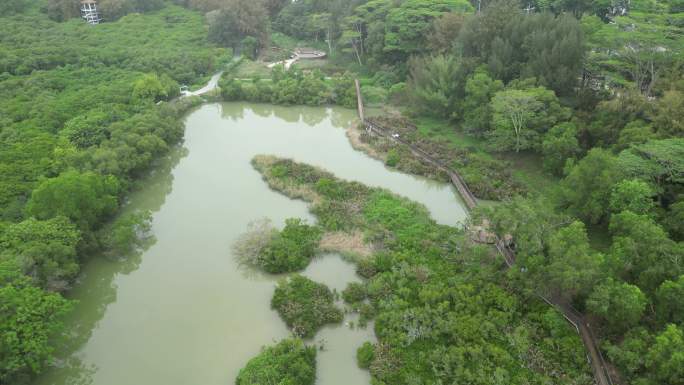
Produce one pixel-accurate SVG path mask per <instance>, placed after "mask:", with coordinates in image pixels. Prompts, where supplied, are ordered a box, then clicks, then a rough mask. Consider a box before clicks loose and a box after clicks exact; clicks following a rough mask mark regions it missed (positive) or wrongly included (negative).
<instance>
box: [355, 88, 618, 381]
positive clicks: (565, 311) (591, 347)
mask: <svg viewBox="0 0 684 385" xmlns="http://www.w3.org/2000/svg"><path fill="white" fill-rule="evenodd" d="M355 83H356V95H357V102H358V112H359V117H360V118H361V121H362V123H363V124H364V126H365V127H366V129H367V130H368V131H370V132H374V133H375V134H377V135H380V136H384V137H387V138H390V139H391V140H393V141H395V142H397V143H401V144H403V145H405V146H407V147H408V148H409V150H411V152H412V153H413V154H414V155H415V156H416V157H418V158H419V159H421V160H423V161H424V162H426V163H428V164H431V165H433V166H435V167H437V168H438V169H440V170H442V171H444V172H446V173H447V174H448V175H449V178H450V179H451V183H452V184H453V185H454V187H456V189H457V190H458V192H459V194H460V195H461V197H462V198H463V200H464V201H465V203H466V206H467V207H468V210H469V211H470V210H472V209H474V208H475V207H477V198H475V195H473V193H472V192H471V191H470V189H469V188H468V186H467V185H466V183H465V180H463V178H462V177H461V176H460V174H459V173H458V172H456V171H455V170H452V169H451V168H449V167H448V166H446V165H444V164H442V163H441V162H440V161H439V160H437V159H435V158H433V157H432V156H431V155H430V154H429V153H427V152H426V151H424V150H422V149H420V148H419V147H417V146H415V145H413V144H411V143H409V142H407V141H405V140H403V139H401V138H400V137H399V136H398V135H393V134H392V130H391V129H388V128H386V127H383V126H381V125H380V124H378V123H377V122H375V121H374V120H373V119H371V118H368V119H366V118H365V117H364V108H363V98H362V96H361V90H360V87H359V82H358V80H356V81H355ZM495 245H496V249H497V250H498V251H499V254H501V256H502V257H503V258H504V261H505V262H506V266H507V267H508V268H511V267H513V265H514V263H515V253H514V252H513V251H512V250H511V249H510V248H509V247H507V246H505V244H504V242H503V241H502V240H501V239H500V238H499V237H498V236H497V237H496V243H495ZM538 296H539V298H541V299H542V300H543V301H544V302H546V303H547V304H549V305H550V306H552V307H553V308H554V309H556V310H557V311H558V312H560V313H561V314H562V315H563V317H565V319H566V320H567V321H568V322H570V323H571V324H572V325H573V326H574V327H575V329H576V330H577V333H578V334H579V335H580V337H581V338H582V342H583V343H584V346H585V348H586V349H587V358H588V359H589V363H590V365H591V367H592V370H593V372H594V379H595V381H596V383H597V384H598V385H613V381H612V380H611V378H610V374H609V372H608V368H607V367H606V363H605V360H604V359H603V355H602V354H601V350H600V349H599V347H598V343H597V342H596V338H595V337H594V334H593V332H592V330H591V327H590V326H589V324H588V323H587V322H586V319H585V317H584V315H582V314H581V313H580V312H579V311H577V310H576V309H574V308H573V307H572V305H570V304H569V303H567V302H566V301H561V300H558V299H554V298H547V297H545V296H542V295H539V294H538Z"/></svg>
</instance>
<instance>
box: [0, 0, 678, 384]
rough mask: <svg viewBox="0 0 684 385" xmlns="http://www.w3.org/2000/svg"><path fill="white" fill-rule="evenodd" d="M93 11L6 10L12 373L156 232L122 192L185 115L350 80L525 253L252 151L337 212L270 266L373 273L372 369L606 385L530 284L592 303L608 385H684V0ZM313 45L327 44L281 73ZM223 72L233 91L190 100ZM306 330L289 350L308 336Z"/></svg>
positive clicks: (39, 353) (338, 94) (30, 367)
mask: <svg viewBox="0 0 684 385" xmlns="http://www.w3.org/2000/svg"><path fill="white" fill-rule="evenodd" d="M98 6H99V11H100V12H101V16H102V17H103V18H104V20H106V22H105V23H102V24H100V25H97V26H92V25H87V24H86V23H83V22H82V21H81V20H80V19H79V16H80V15H79V10H78V7H77V6H76V3H74V2H73V1H71V0H39V1H29V0H10V1H5V2H3V3H2V4H0V15H1V16H0V20H1V21H2V23H3V24H2V25H3V29H2V31H1V32H0V50H1V51H2V53H3V55H0V56H1V57H0V88H2V89H3V93H2V96H0V139H1V140H0V305H2V306H3V308H4V309H6V310H7V311H6V312H5V313H6V314H4V315H3V316H2V317H0V341H1V342H2V344H3V348H4V349H2V352H0V364H1V365H0V383H5V382H7V383H13V384H19V385H23V384H27V383H30V382H31V381H32V380H33V379H34V378H35V376H36V375H37V374H39V373H40V372H41V371H42V370H43V369H44V368H45V367H47V366H48V365H50V363H51V362H54V350H55V346H54V342H53V340H54V339H53V338H51V337H52V336H59V335H61V334H64V330H65V329H64V325H63V324H62V319H63V317H61V316H59V315H61V314H64V313H66V312H68V311H69V309H70V308H71V307H72V306H73V304H72V303H71V302H70V301H68V300H66V299H65V297H64V295H63V294H64V293H65V292H66V291H67V290H68V289H69V287H70V285H71V284H72V283H73V282H74V280H75V279H76V278H77V277H78V274H79V271H80V268H81V266H82V265H83V264H84V263H87V261H88V260H89V259H90V258H92V256H105V257H108V258H118V257H121V256H123V255H125V254H129V253H133V254H135V253H137V252H140V250H142V249H144V247H145V244H146V241H145V239H144V238H145V237H147V236H149V235H150V234H148V230H149V218H150V217H149V214H148V213H132V214H130V215H123V216H122V215H119V213H120V209H121V207H122V205H124V204H125V200H126V197H127V194H128V193H129V192H130V191H131V189H132V188H133V187H134V186H135V185H136V183H139V182H138V181H139V180H140V178H141V177H142V176H144V175H146V173H148V172H149V170H150V169H152V168H153V167H154V165H155V163H156V161H157V160H159V159H160V158H162V157H164V156H166V154H168V152H169V150H170V149H171V148H173V146H175V145H177V144H178V143H180V142H181V141H182V138H183V125H182V120H181V116H182V115H183V113H184V112H186V111H188V110H189V109H190V108H192V107H193V106H196V105H198V104H200V103H203V102H205V101H223V100H225V101H233V100H246V101H253V102H266V103H274V104H283V105H295V104H298V105H299V104H301V105H311V106H322V105H327V104H336V105H340V106H345V107H349V108H353V107H354V106H355V105H356V95H355V88H354V84H353V79H355V78H358V79H359V80H360V84H361V93H362V95H363V98H364V102H365V103H366V104H367V105H373V106H382V107H387V108H386V109H385V110H383V112H382V115H383V116H381V117H379V118H378V119H380V120H381V121H382V122H383V123H384V124H386V125H387V126H388V127H391V128H392V129H393V130H395V131H396V132H395V133H394V134H396V135H400V136H401V137H402V139H404V140H408V141H410V142H411V143H413V144H415V145H417V146H419V147H420V148H422V149H423V150H425V151H428V152H430V153H431V154H434V156H436V157H438V158H439V159H440V160H442V161H443V162H444V163H446V164H449V165H450V166H452V167H453V168H454V169H457V170H458V171H459V173H461V174H462V175H463V178H464V179H465V180H466V182H467V184H468V186H469V187H470V188H471V189H472V190H473V192H474V193H475V195H477V197H478V198H480V199H488V200H492V201H496V202H495V203H496V204H493V205H491V207H484V208H481V209H479V210H477V211H476V212H475V213H474V215H473V218H474V219H473V220H477V221H483V220H485V219H486V221H487V223H488V224H489V227H490V229H491V230H492V231H494V232H496V233H497V234H506V235H510V236H511V239H512V240H513V243H514V244H513V247H515V251H516V255H517V258H518V259H517V261H516V267H519V269H517V268H516V269H511V271H509V272H508V273H506V274H504V273H502V272H501V271H499V270H498V269H497V268H496V265H497V264H496V262H495V261H494V260H493V257H492V256H491V255H489V253H488V252H487V251H486V250H484V249H483V248H479V247H477V246H475V245H471V244H469V243H468V242H467V240H466V239H465V238H466V237H465V236H464V235H463V234H462V233H460V232H458V231H456V230H454V229H450V228H446V227H443V226H439V225H436V224H435V223H434V222H432V221H431V220H430V219H429V215H428V214H427V211H426V210H425V208H423V207H420V206H419V205H416V204H415V203H412V202H408V201H406V200H405V199H403V198H400V197H397V196H395V195H393V194H391V193H390V192H387V191H381V190H378V189H372V188H368V187H366V186H363V185H361V184H358V183H353V182H345V181H340V180H338V179H337V178H335V177H334V175H332V174H329V173H327V172H325V171H322V170H318V169H315V168H311V167H309V166H306V165H302V164H298V163H296V162H292V161H287V160H283V159H275V158H268V157H257V158H255V160H254V162H253V164H254V166H255V168H257V169H258V170H259V171H260V172H262V174H263V175H264V177H265V178H266V180H267V182H268V183H269V185H270V186H271V188H273V189H274V190H276V191H280V192H282V193H283V194H285V195H288V196H290V197H292V198H296V199H303V200H305V201H307V202H309V203H310V204H311V207H312V212H313V213H314V215H316V216H317V218H318V224H317V225H315V226H309V225H306V224H305V223H301V222H298V223H294V222H293V223H292V224H291V225H290V229H289V230H288V231H284V232H283V231H275V230H273V229H270V230H269V231H268V232H267V233H266V234H267V236H264V237H261V238H259V239H258V241H259V242H261V243H262V244H264V245H266V246H271V247H270V249H268V247H266V246H264V247H265V249H264V250H266V249H268V251H267V252H264V253H262V251H263V250H262V249H261V248H259V247H257V248H256V249H255V250H257V251H258V252H254V250H252V253H253V254H254V255H257V257H255V258H254V259H255V260H256V261H257V264H259V265H260V266H261V267H262V268H265V269H268V270H271V271H273V272H276V271H297V270H301V268H302V266H306V264H307V263H308V261H309V260H310V259H311V257H312V256H313V255H314V254H315V253H317V252H319V251H321V250H334V251H336V252H342V253H343V254H345V252H344V250H346V253H347V254H349V255H347V256H349V257H350V259H352V260H353V261H355V263H357V265H358V267H359V268H358V270H359V273H360V274H361V275H362V276H364V277H365V278H366V279H368V282H367V284H366V288H365V291H366V294H367V299H364V301H361V302H360V303H356V304H355V306H357V308H359V309H361V311H362V316H363V315H364V314H365V315H367V316H368V317H366V318H371V317H372V316H373V315H375V320H376V322H375V329H376V330H375V331H376V336H377V337H378V341H379V342H378V343H377V344H373V345H368V344H367V345H364V346H363V347H362V348H360V350H359V357H358V360H359V363H360V365H361V366H363V367H368V368H369V370H370V372H371V375H372V376H373V381H374V383H377V384H379V385H381V384H393V385H394V384H410V383H420V382H435V381H442V382H445V383H449V382H454V381H460V382H465V383H471V384H478V383H483V384H484V383H514V384H518V383H526V384H528V383H530V384H537V383H543V382H545V381H554V382H556V383H561V384H584V383H589V382H590V381H591V378H590V376H589V374H588V372H587V370H586V365H584V364H583V363H582V359H583V358H582V357H583V356H582V354H583V352H582V351H581V349H580V347H581V345H579V344H578V341H577V340H578V339H577V336H576V335H574V334H572V333H570V332H571V330H570V332H569V331H568V329H569V328H568V327H567V325H564V324H563V322H562V321H563V320H562V319H560V320H559V319H558V315H557V314H555V313H552V312H548V311H547V309H544V308H543V306H537V301H536V299H535V300H530V297H529V295H530V294H529V293H532V292H539V291H541V292H544V293H548V294H549V295H555V296H559V297H562V298H563V299H564V300H565V301H567V302H568V303H572V304H573V305H574V306H575V307H577V308H578V309H580V310H581V311H582V312H583V313H585V314H587V315H588V317H589V319H590V320H591V323H592V325H596V327H597V330H598V332H599V335H598V336H597V337H599V339H600V340H601V348H602V351H603V353H605V356H606V358H607V359H608V360H609V361H610V364H611V366H612V368H613V369H614V370H613V376H614V382H616V383H618V384H622V383H639V384H644V385H655V384H665V385H675V384H677V385H678V384H680V383H682V382H683V381H684V371H683V369H682V367H684V365H681V362H680V361H681V359H680V358H681V356H682V351H683V349H684V324H682V320H683V319H684V302H683V301H682V298H684V296H682V292H684V262H683V261H684V243H683V241H684V225H682V223H684V177H683V175H684V164H683V163H682V159H684V139H683V137H684V126H682V121H684V116H683V115H682V111H684V80H683V79H684V78H683V77H682V71H681V67H682V62H683V60H684V39H682V36H683V35H684V34H683V32H682V31H683V29H684V22H683V20H684V8H683V7H682V4H681V1H677V0H649V1H642V0H639V1H637V0H632V1H614V2H612V3H611V6H610V7H607V6H606V5H605V2H604V1H583V2H578V1H554V2H548V1H541V0H531V1H530V2H529V4H528V3H524V4H523V3H522V2H518V1H508V0H492V1H485V2H476V1H475V0H472V1H468V0H399V1H395V0H372V1H366V0H357V1H349V2H342V3H340V2H336V1H332V0H322V1H308V0H307V1H298V2H291V1H278V0H257V1H254V0H216V1H213V0H212V1H209V0H168V1H164V0H146V1H141V0H116V1H102V2H100V4H99V5H98ZM525 6H526V8H525ZM407 25H410V26H411V28H406V26H407ZM160 31H163V33H162V32H160ZM302 46H310V47H312V48H315V49H317V50H325V51H326V53H327V58H326V59H325V60H320V61H311V62H300V63H298V64H296V65H293V66H292V67H291V68H290V69H288V70H286V69H284V68H283V67H282V66H275V67H274V68H273V69H272V70H271V69H269V68H268V67H267V65H266V63H265V62H266V61H279V60H283V59H287V57H288V52H290V51H292V50H293V49H295V48H296V47H302ZM234 52H240V54H241V55H242V56H241V58H240V59H239V60H235V58H234V55H233V53H234ZM220 69H224V70H225V71H224V74H223V76H222V78H221V79H220V81H219V89H217V90H216V91H213V92H211V93H209V94H208V95H205V96H203V97H202V98H199V97H192V98H182V99H176V97H177V96H178V95H179V93H180V86H181V85H187V86H189V87H190V89H195V88H197V85H198V83H200V82H201V81H202V80H203V79H206V78H207V77H208V76H211V74H212V73H215V72H216V71H217V70H220ZM347 135H348V137H349V139H350V143H351V144H352V146H353V147H354V148H356V149H359V150H361V151H364V152H366V153H367V154H369V156H371V157H374V158H376V159H379V160H381V161H383V162H384V163H385V164H386V165H387V166H388V167H393V168H396V169H398V170H401V171H404V172H408V173H413V174H418V175H423V176H426V177H429V178H435V179H438V180H440V179H442V180H443V179H444V176H443V175H441V174H440V173H439V172H436V171H435V170H433V169H431V168H430V167H428V166H426V165H424V164H422V163H420V161H418V160H417V159H415V158H414V157H413V156H412V154H411V153H410V151H408V150H407V149H406V148H404V147H403V146H401V145H397V144H395V143H392V142H391V141H387V140H385V139H383V138H377V137H371V136H368V135H366V134H365V133H364V132H363V130H362V129H360V128H359V127H350V128H349V129H348V130H347ZM307 226H308V227H307ZM290 230H291V231H290ZM300 230H301V231H300ZM288 234H289V235H288ZM358 289H359V288H354V289H350V292H349V293H348V297H349V298H350V299H351V298H360V297H359V296H357V295H358V294H359V293H360V290H358ZM470 297H475V298H470ZM527 301H529V302H530V303H527ZM362 318H363V317H362ZM435 320H438V321H435ZM294 341H295V342H291V341H290V342H288V346H289V347H288V348H287V349H285V348H283V352H285V353H283V354H286V353H287V352H288V351H290V350H291V351H297V352H300V351H301V350H302V349H309V348H302V347H301V346H299V345H298V342H296V340H294ZM430 348H433V349H432V350H431V349H430ZM288 349H289V350H288ZM265 351H266V350H265ZM269 352H270V353H268V354H266V355H267V356H269V355H271V356H277V354H272V353H273V351H272V350H269ZM278 354H280V353H278ZM297 354H299V353H297ZM310 359H311V357H310V356H308V355H307V358H306V359H304V360H303V362H304V361H306V362H309V361H310ZM313 360H314V368H315V357H314V358H313ZM678 360H679V361H678ZM259 361H260V360H257V361H255V362H259ZM260 362H262V363H266V364H265V366H264V367H267V368H268V369H267V370H266V369H265V370H266V371H268V372H269V373H272V370H274V369H273V368H277V367H278V366H277V365H278V364H277V362H278V359H275V358H274V359H271V358H268V359H261V361H260ZM521 362H523V363H524V364H523V365H522V366H520V363H521ZM305 367H306V368H308V369H306V370H304V369H303V370H304V371H305V372H307V373H310V371H311V367H310V365H309V364H302V368H305ZM259 370H260V369H259ZM259 370H257V371H259ZM270 376H271V375H270V374H268V375H267V376H266V377H258V376H256V377H253V376H252V375H250V376H247V377H243V381H246V382H245V383H248V382H249V381H252V380H251V379H253V378H258V379H259V381H271V379H272V377H270ZM305 377H306V379H301V381H304V382H302V383H306V381H313V380H312V377H309V376H305ZM314 377H315V370H314ZM247 378H250V379H247ZM255 381H256V380H255ZM297 381H299V380H297Z"/></svg>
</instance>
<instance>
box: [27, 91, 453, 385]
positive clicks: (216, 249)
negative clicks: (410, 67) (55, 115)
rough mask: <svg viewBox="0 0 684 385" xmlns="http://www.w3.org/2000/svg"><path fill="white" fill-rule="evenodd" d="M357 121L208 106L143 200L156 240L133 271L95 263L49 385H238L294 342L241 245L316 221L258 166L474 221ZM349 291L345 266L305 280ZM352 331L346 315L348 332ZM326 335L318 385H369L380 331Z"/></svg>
mask: <svg viewBox="0 0 684 385" xmlns="http://www.w3.org/2000/svg"><path fill="white" fill-rule="evenodd" d="M353 118H354V112H353V111H351V110H345V109H338V108H302V107H274V106H270V105H254V104H245V103H229V104H209V105H204V106H202V107H200V108H199V109H197V110H195V111H194V112H192V113H190V114H189V115H188V117H187V121H186V127H187V128H186V134H185V138H186V139H185V142H184V143H183V145H182V146H181V147H179V148H177V149H175V150H174V151H173V152H172V154H171V156H169V157H168V159H165V160H164V161H163V162H162V164H161V165H160V167H159V168H158V169H157V170H156V171H155V172H154V173H153V175H151V176H150V177H149V178H147V179H146V180H144V181H143V183H142V185H143V187H142V188H141V189H140V190H139V191H137V192H135V193H134V194H132V196H131V200H130V203H129V205H128V207H127V210H132V209H146V210H151V211H152V212H153V233H154V236H155V241H154V243H153V244H151V245H150V247H149V248H147V249H146V250H145V251H144V252H142V253H141V254H140V255H138V256H134V257H131V258H129V259H127V260H124V261H109V260H105V259H102V258H94V259H93V260H92V261H91V262H89V263H87V264H86V265H85V267H84V271H83V274H82V276H81V278H80V281H79V283H78V284H77V285H76V287H75V288H74V290H72V291H71V292H70V294H69V296H70V297H71V298H73V299H76V300H78V301H79V302H78V305H77V306H76V309H75V311H74V312H73V314H72V315H71V316H70V318H69V319H68V324H69V326H70V328H71V330H72V338H70V339H69V340H68V341H65V342H64V343H63V346H62V348H63V351H62V352H61V356H62V360H60V365H59V366H60V367H59V368H55V369H52V370H49V371H48V372H47V373H46V374H45V375H44V376H42V377H41V378H40V379H39V381H37V384H39V385H48V384H49V385H67V384H68V385H72V384H94V385H124V384H126V385H135V384H141V385H142V384H144V385H226V384H232V383H233V382H234V380H235V376H236V375H237V373H238V371H239V370H240V368H242V367H243V366H244V365H245V363H246V362H247V361H248V360H249V359H250V358H251V357H253V356H254V355H255V354H257V353H258V352H259V349H260V348H261V346H263V345H267V344H271V343H273V342H274V341H277V340H279V339H281V338H284V337H286V336H287V335H288V330H287V329H286V327H285V324H284V323H283V322H282V321H281V320H280V318H279V317H278V315H277V314H276V313H275V312H273V311H272V310H271V309H270V307H269V303H270V299H271V296H272V294H273V290H274V286H275V282H276V280H277V279H278V277H273V276H268V275H265V274H261V273H258V272H254V271H246V270H245V269H243V268H240V267H239V266H238V265H237V263H236V261H235V259H234V258H233V256H232V255H231V244H232V243H233V242H234V240H235V239H236V237H238V236H239V235H240V234H241V233H243V232H244V231H245V230H246V228H247V224H248V223H249V222H250V221H252V220H255V219H259V218H263V217H268V218H271V219H272V220H273V222H274V224H276V225H277V226H279V227H280V226H282V225H283V224H284V221H285V219H286V218H289V217H302V218H307V219H308V220H309V221H310V222H311V221H313V220H314V218H313V217H312V216H311V215H310V214H309V213H308V211H307V206H306V204H305V203H304V202H301V201H294V200H290V199H288V198H286V197H284V196H282V195H280V194H278V193H276V192H274V191H271V190H270V189H269V188H268V187H267V186H266V184H265V182H264V181H263V180H262V179H261V176H260V175H259V174H258V173H257V172H256V171H255V170H254V169H253V168H252V167H251V165H250V160H251V159H252V157H254V155H257V154H273V155H278V156H284V157H291V158H294V159H295V160H298V161H302V162H307V163H310V164H313V165H316V166H320V167H323V168H325V169H327V170H329V171H331V172H333V173H335V174H336V175H337V176H339V177H342V178H345V179H353V180H357V181H360V182H363V183H366V184H368V185H373V186H382V187H386V188H389V189H391V190H392V191H394V192H397V193H399V194H402V195H404V196H407V197H409V198H411V199H414V200H416V201H419V202H421V203H423V204H425V205H426V206H427V207H428V208H429V209H430V211H431V212H432V215H433V217H434V218H435V219H436V220H437V221H438V222H440V223H445V224H452V225H453V224H456V223H457V222H459V221H460V220H462V219H463V218H464V215H465V214H464V211H463V209H462V206H461V204H460V202H459V200H458V199H457V197H456V194H455V192H454V190H453V189H452V188H451V187H450V186H448V185H445V184H440V183H435V182H431V181H427V180H425V179H422V178H416V177H412V176H409V175H406V174H402V173H398V172H394V171H391V170H388V169H386V168H385V167H384V166H383V165H382V163H381V162H378V161H376V160H373V159H371V158H369V157H367V156H366V155H364V154H363V153H360V152H357V151H354V150H353V149H352V148H351V146H350V145H349V143H348V140H347V138H346V136H345V132H344V128H345V127H347V126H349V125H350V124H351V122H352V120H353ZM304 274H305V275H307V276H309V277H310V278H312V279H314V280H317V281H320V282H324V283H326V284H327V285H328V286H330V287H331V288H335V289H337V290H338V291H341V290H342V289H344V287H345V286H346V284H347V283H348V282H352V281H360V278H359V277H358V276H356V274H355V273H354V267H353V266H352V265H351V264H349V263H347V262H345V261H343V260H342V259H341V258H340V257H339V256H336V255H324V256H321V257H319V258H316V259H315V260H314V261H313V262H312V263H311V265H310V266H309V267H308V268H307V270H306V271H305V272H304ZM349 321H354V318H353V317H351V316H348V317H347V319H346V320H345V323H346V322H349ZM345 323H342V324H340V325H334V326H328V327H326V328H324V329H323V330H321V331H320V332H319V333H318V334H317V335H316V337H315V338H314V340H315V341H324V345H325V350H324V351H322V352H320V354H319V356H318V384H320V385H355V384H368V383H369V380H370V379H369V375H368V373H367V372H366V371H362V370H360V369H358V368H357V367H356V361H355V351H356V348H357V347H359V346H360V345H361V344H362V343H363V342H364V341H367V340H372V339H373V332H372V329H371V328H370V327H369V328H367V329H357V328H355V329H351V328H349V327H347V326H345Z"/></svg>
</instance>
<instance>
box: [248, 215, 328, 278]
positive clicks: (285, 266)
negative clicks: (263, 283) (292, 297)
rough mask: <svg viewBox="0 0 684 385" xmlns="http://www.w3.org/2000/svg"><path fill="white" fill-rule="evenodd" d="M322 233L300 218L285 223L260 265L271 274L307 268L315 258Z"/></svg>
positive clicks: (265, 250)
mask: <svg viewBox="0 0 684 385" xmlns="http://www.w3.org/2000/svg"><path fill="white" fill-rule="evenodd" d="M321 236H322V231H321V229H319V228H318V227H317V226H309V225H307V224H306V223H305V222H304V221H303V220H301V219H299V218H290V219H287V220H286V221H285V228H284V229H283V230H282V231H281V232H280V233H278V234H277V235H276V236H274V237H273V238H272V239H271V241H270V242H269V244H268V245H267V246H266V247H264V248H263V251H262V252H261V253H260V255H259V258H258V259H259V260H258V265H259V266H261V267H262V268H263V269H264V270H266V271H267V272H269V273H274V274H275V273H286V272H292V271H297V270H301V269H303V268H305V267H306V266H307V265H308V264H309V261H310V260H311V258H313V256H314V254H315V252H316V247H317V245H318V242H319V241H320V240H321Z"/></svg>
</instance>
